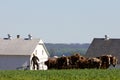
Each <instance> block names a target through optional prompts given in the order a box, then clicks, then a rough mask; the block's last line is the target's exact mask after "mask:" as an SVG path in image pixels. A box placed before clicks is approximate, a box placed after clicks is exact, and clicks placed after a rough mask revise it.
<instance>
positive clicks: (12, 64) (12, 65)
mask: <svg viewBox="0 0 120 80" xmlns="http://www.w3.org/2000/svg"><path fill="white" fill-rule="evenodd" d="M29 63H30V56H12V55H10V56H8V55H1V56H0V70H16V69H17V68H20V67H22V66H23V65H26V66H27V65H29Z"/></svg>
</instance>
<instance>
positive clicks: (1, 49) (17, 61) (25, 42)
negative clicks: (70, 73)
mask: <svg viewBox="0 0 120 80" xmlns="http://www.w3.org/2000/svg"><path fill="white" fill-rule="evenodd" d="M33 54H35V55H36V56H37V57H38V58H39V69H40V70H46V69H47V66H46V65H45V64H44V62H45V61H46V60H48V57H49V53H48V51H47V49H46V47H45V45H44V43H43V41H42V40H41V39H36V38H35V39H32V36H31V35H28V38H20V35H17V37H16V38H12V37H11V36H10V35H9V34H8V38H0V70H16V69H30V70H32V64H31V58H32V56H33Z"/></svg>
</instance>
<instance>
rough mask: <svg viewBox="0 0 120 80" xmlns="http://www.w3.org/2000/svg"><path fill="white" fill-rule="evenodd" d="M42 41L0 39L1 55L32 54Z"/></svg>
mask: <svg viewBox="0 0 120 80" xmlns="http://www.w3.org/2000/svg"><path fill="white" fill-rule="evenodd" d="M40 41H42V40H40V39H32V40H25V39H21V38H18V39H17V38H16V39H11V40H10V39H0V55H31V53H32V52H33V51H34V49H35V48H36V46H37V44H39V42H40ZM43 47H45V46H43Z"/></svg>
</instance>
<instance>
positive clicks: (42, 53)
mask: <svg viewBox="0 0 120 80" xmlns="http://www.w3.org/2000/svg"><path fill="white" fill-rule="evenodd" d="M44 47H45V46H44V43H43V41H42V40H40V42H39V44H38V45H37V46H36V48H35V50H34V52H33V53H34V54H35V55H36V56H37V57H38V58H39V66H40V68H39V69H40V70H46V69H47V66H46V65H45V64H44V62H45V61H47V60H48V55H47V54H48V53H47V51H46V49H45V48H44ZM33 53H32V55H31V58H32V56H33ZM30 69H31V70H32V66H31V68H30Z"/></svg>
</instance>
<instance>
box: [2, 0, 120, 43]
mask: <svg viewBox="0 0 120 80" xmlns="http://www.w3.org/2000/svg"><path fill="white" fill-rule="evenodd" d="M119 4H120V0H0V37H1V38H3V37H7V34H8V33H10V34H11V35H12V36H13V37H16V35H18V34H19V35H21V37H23V38H24V37H27V35H28V34H29V33H31V34H32V35H33V38H41V39H42V40H43V41H44V42H49V43H91V41H92V40H93V38H103V37H104V35H109V37H110V38H120V5H119Z"/></svg>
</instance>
